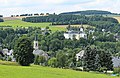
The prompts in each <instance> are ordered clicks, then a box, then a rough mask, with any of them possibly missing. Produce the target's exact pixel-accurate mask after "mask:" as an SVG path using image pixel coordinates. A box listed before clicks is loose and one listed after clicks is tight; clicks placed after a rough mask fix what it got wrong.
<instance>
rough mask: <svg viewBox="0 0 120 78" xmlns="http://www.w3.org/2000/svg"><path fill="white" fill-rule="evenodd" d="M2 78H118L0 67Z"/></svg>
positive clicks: (55, 69) (46, 69)
mask: <svg viewBox="0 0 120 78" xmlns="http://www.w3.org/2000/svg"><path fill="white" fill-rule="evenodd" d="M0 78H117V77H111V76H107V75H104V74H95V73H88V72H80V71H74V70H69V69H57V68H49V67H41V66H29V67H22V66H7V65H0Z"/></svg>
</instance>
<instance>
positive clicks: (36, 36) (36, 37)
mask: <svg viewBox="0 0 120 78" xmlns="http://www.w3.org/2000/svg"><path fill="white" fill-rule="evenodd" d="M35 41H38V35H37V33H36V32H35Z"/></svg>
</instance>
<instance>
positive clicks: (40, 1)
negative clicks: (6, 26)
mask: <svg viewBox="0 0 120 78" xmlns="http://www.w3.org/2000/svg"><path fill="white" fill-rule="evenodd" d="M119 3H120V0H0V14H3V15H5V16H10V15H11V14H23V13H41V12H44V13H46V12H50V13H54V12H57V13H61V12H67V11H78V10H108V11H112V12H118V13H120V8H119Z"/></svg>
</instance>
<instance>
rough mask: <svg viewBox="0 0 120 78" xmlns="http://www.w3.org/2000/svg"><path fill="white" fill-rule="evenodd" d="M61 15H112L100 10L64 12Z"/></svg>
mask: <svg viewBox="0 0 120 78" xmlns="http://www.w3.org/2000/svg"><path fill="white" fill-rule="evenodd" d="M61 14H72V15H108V14H114V13H111V12H109V11H102V10H86V11H75V12H65V13H61Z"/></svg>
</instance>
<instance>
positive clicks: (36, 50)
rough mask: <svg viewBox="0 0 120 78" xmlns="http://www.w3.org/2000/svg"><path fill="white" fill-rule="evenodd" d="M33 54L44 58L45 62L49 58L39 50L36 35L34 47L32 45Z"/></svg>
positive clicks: (36, 36)
mask: <svg viewBox="0 0 120 78" xmlns="http://www.w3.org/2000/svg"><path fill="white" fill-rule="evenodd" d="M33 48H34V50H33V54H34V55H36V56H44V57H45V59H46V60H48V58H49V56H48V54H47V53H46V52H44V51H43V50H40V49H39V42H38V35H37V34H35V39H34V45H33Z"/></svg>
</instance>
